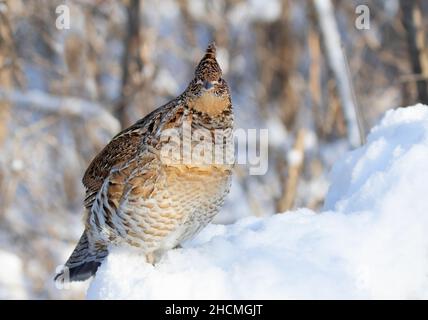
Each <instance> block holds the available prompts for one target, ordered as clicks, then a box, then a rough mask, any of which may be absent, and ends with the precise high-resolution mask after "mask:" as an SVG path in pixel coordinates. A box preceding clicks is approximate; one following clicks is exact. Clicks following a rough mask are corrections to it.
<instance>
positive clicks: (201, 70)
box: [195, 41, 222, 81]
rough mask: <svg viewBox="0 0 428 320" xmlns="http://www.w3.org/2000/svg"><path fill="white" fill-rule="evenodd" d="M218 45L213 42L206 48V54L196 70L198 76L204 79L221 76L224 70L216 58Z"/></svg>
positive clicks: (213, 78) (215, 78)
mask: <svg viewBox="0 0 428 320" xmlns="http://www.w3.org/2000/svg"><path fill="white" fill-rule="evenodd" d="M216 53H217V49H216V45H215V43H214V41H213V42H211V43H210V44H209V45H208V47H207V49H206V50H205V55H204V56H203V57H202V59H201V61H200V62H199V64H198V66H197V67H196V70H195V76H196V78H199V79H203V80H210V81H212V80H217V79H219V78H220V77H221V75H222V71H221V68H220V66H219V64H218V62H217V60H216Z"/></svg>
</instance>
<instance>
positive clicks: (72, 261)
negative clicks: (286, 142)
mask: <svg viewBox="0 0 428 320" xmlns="http://www.w3.org/2000/svg"><path fill="white" fill-rule="evenodd" d="M185 123H187V124H188V126H189V127H190V129H191V130H192V131H194V130H197V129H203V130H205V131H208V133H209V134H210V135H212V136H214V134H215V133H216V132H217V131H222V132H223V135H224V138H225V139H224V140H222V142H221V143H222V145H223V143H224V144H227V141H229V142H230V137H231V136H232V130H233V112H232V103H231V98H230V92H229V88H228V85H227V83H226V81H225V80H224V79H223V78H222V71H221V69H220V66H219V64H218V63H217V60H216V48H215V45H214V43H212V44H210V45H209V46H208V48H207V50H206V52H205V55H204V57H203V58H202V60H201V61H200V62H199V64H198V66H197V68H196V71H195V77H194V79H193V80H192V81H191V82H190V84H189V86H188V87H187V89H186V90H185V91H184V92H183V93H182V94H181V95H180V96H178V97H177V98H175V99H174V100H172V101H170V102H168V103H167V104H165V105H163V106H161V107H159V108H158V109H156V110H154V111H153V112H151V113H150V114H148V115H147V116H145V117H144V118H143V119H141V120H139V121H137V122H136V123H135V124H134V125H132V126H131V127H129V128H127V129H125V130H123V131H122V132H120V133H119V134H117V135H116V136H115V137H114V138H113V139H112V140H111V141H110V143H109V144H107V146H106V147H105V148H104V149H103V150H102V151H101V152H100V153H99V154H98V155H97V156H96V157H95V159H94V160H93V161H92V162H91V164H90V165H89V167H88V169H87V170H86V172H85V175H84V177H83V184H84V185H85V187H86V198H85V207H86V216H85V230H84V232H83V234H82V236H81V238H80V240H79V243H78V244H77V246H76V248H75V249H74V251H73V253H72V254H71V256H70V258H69V259H68V261H67V262H66V264H65V268H64V269H63V270H62V272H60V273H59V274H57V275H56V277H55V279H59V280H62V281H64V280H71V281H79V280H80V281H81V280H86V279H88V278H89V277H91V276H92V275H94V274H95V273H96V271H97V269H98V267H99V265H100V264H101V262H102V261H103V260H104V259H105V258H106V256H107V254H108V247H109V245H121V244H128V245H131V246H134V247H138V248H139V249H140V250H141V252H142V253H143V254H144V255H145V256H146V258H147V261H148V262H149V263H155V262H156V261H158V259H159V258H160V257H161V256H162V254H163V253H164V252H165V251H166V250H169V249H172V248H175V247H177V246H179V245H180V243H182V242H183V241H184V240H187V239H190V238H191V237H193V236H194V235H195V234H196V233H197V232H199V231H200V230H201V229H202V228H203V227H205V226H206V225H207V224H208V223H209V222H210V221H211V220H212V219H213V217H214V216H215V215H216V214H217V212H218V211H219V209H220V207H221V205H222V204H223V202H224V199H225V196H226V195H227V193H228V192H229V188H230V183H231V170H232V166H233V161H232V163H231V162H230V161H229V162H228V161H225V162H224V163H221V161H220V163H217V162H215V163H213V162H212V163H201V162H192V161H191V162H183V161H165V159H163V158H162V156H161V153H162V148H163V147H164V146H165V144H166V143H168V142H169V139H163V138H162V136H163V133H164V132H166V130H168V129H177V132H178V136H179V138H180V139H182V138H183V135H184V130H183V128H184V124H185ZM207 141H208V140H207ZM194 143H195V142H194V141H192V142H191V145H193V144H194ZM213 149H214V148H213ZM183 154H184V152H183V150H182V152H181V153H180V155H181V156H183ZM175 156H176V155H175ZM166 158H167V159H168V157H166ZM175 160H177V159H175Z"/></svg>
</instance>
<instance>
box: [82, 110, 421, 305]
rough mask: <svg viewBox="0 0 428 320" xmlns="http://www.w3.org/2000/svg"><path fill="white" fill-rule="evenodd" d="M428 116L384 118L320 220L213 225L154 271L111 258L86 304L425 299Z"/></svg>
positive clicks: (135, 261) (340, 172) (278, 218)
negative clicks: (90, 301)
mask: <svg viewBox="0 0 428 320" xmlns="http://www.w3.org/2000/svg"><path fill="white" fill-rule="evenodd" d="M427 164H428V107H426V106H423V105H417V106H414V107H408V108H405V109H398V110H393V111H392V110H391V111H388V112H387V113H386V115H385V117H384V118H383V120H382V121H381V122H380V124H379V125H378V126H376V127H375V128H373V130H372V131H371V133H370V135H369V136H368V141H367V143H366V145H364V146H362V147H361V148H358V149H356V150H354V151H352V152H349V153H348V154H347V155H346V156H345V157H344V158H343V159H341V160H340V161H338V162H337V163H336V164H335V166H334V167H333V169H332V173H331V186H330V189H329V192H328V195H327V199H326V203H325V211H324V212H322V213H314V212H312V211H310V210H307V209H300V210H297V211H294V212H287V213H285V214H280V215H275V216H272V217H269V218H263V219H262V218H255V217H250V218H244V219H242V220H240V221H238V222H236V223H235V224H233V225H227V226H224V225H210V226H208V227H207V228H206V229H205V230H203V231H202V232H201V234H200V235H199V236H197V237H196V238H195V239H194V240H192V241H190V242H188V243H186V244H185V246H184V248H181V249H176V250H171V251H170V252H168V253H167V254H166V255H165V257H164V258H163V259H162V261H161V262H160V263H159V264H157V265H156V266H151V265H149V264H147V263H146V262H145V260H144V257H142V256H141V255H139V254H138V253H135V252H133V251H132V250H130V249H126V248H116V249H113V250H112V252H111V254H110V255H109V256H108V258H107V260H106V262H105V263H103V265H102V266H101V267H100V269H99V270H98V273H97V276H96V277H95V279H94V280H93V281H92V283H91V285H90V288H89V289H88V293H87V297H88V298H89V299H269V298H271V299H291V298H292V299H300V298H315V299H321V298H328V299H329V298H339V299H349V298H369V299H373V298H387V299H388V298H405V299H406V298H407V299H410V298H425V299H426V298H428V271H427V270H428V232H427V230H428V201H427V199H426V194H427V191H426V190H427V187H426V186H427V182H428V170H427V169H426V166H427Z"/></svg>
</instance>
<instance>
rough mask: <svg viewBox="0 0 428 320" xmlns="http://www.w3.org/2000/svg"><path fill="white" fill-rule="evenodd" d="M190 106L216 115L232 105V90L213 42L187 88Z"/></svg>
mask: <svg viewBox="0 0 428 320" xmlns="http://www.w3.org/2000/svg"><path fill="white" fill-rule="evenodd" d="M187 93H188V98H189V106H190V107H191V108H193V109H195V110H197V111H200V112H203V113H207V114H209V115H210V116H215V115H218V114H220V113H222V112H223V111H224V110H225V109H226V108H228V107H230V105H231V100H230V92H229V87H228V85H227V83H226V81H225V80H224V79H223V77H222V71H221V68H220V65H219V64H218V62H217V59H216V47H215V44H214V43H211V44H210V45H209V46H208V48H207V50H206V51H205V55H204V56H203V58H202V59H201V61H200V62H199V64H198V66H197V67H196V70H195V77H194V78H193V80H192V82H191V83H190V85H189V87H188V88H187Z"/></svg>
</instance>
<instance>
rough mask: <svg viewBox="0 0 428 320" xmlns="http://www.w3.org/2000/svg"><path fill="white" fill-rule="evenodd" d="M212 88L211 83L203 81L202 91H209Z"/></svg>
mask: <svg viewBox="0 0 428 320" xmlns="http://www.w3.org/2000/svg"><path fill="white" fill-rule="evenodd" d="M212 88H214V85H213V84H212V82H211V81H206V80H205V81H204V89H205V90H211V89H212Z"/></svg>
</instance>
